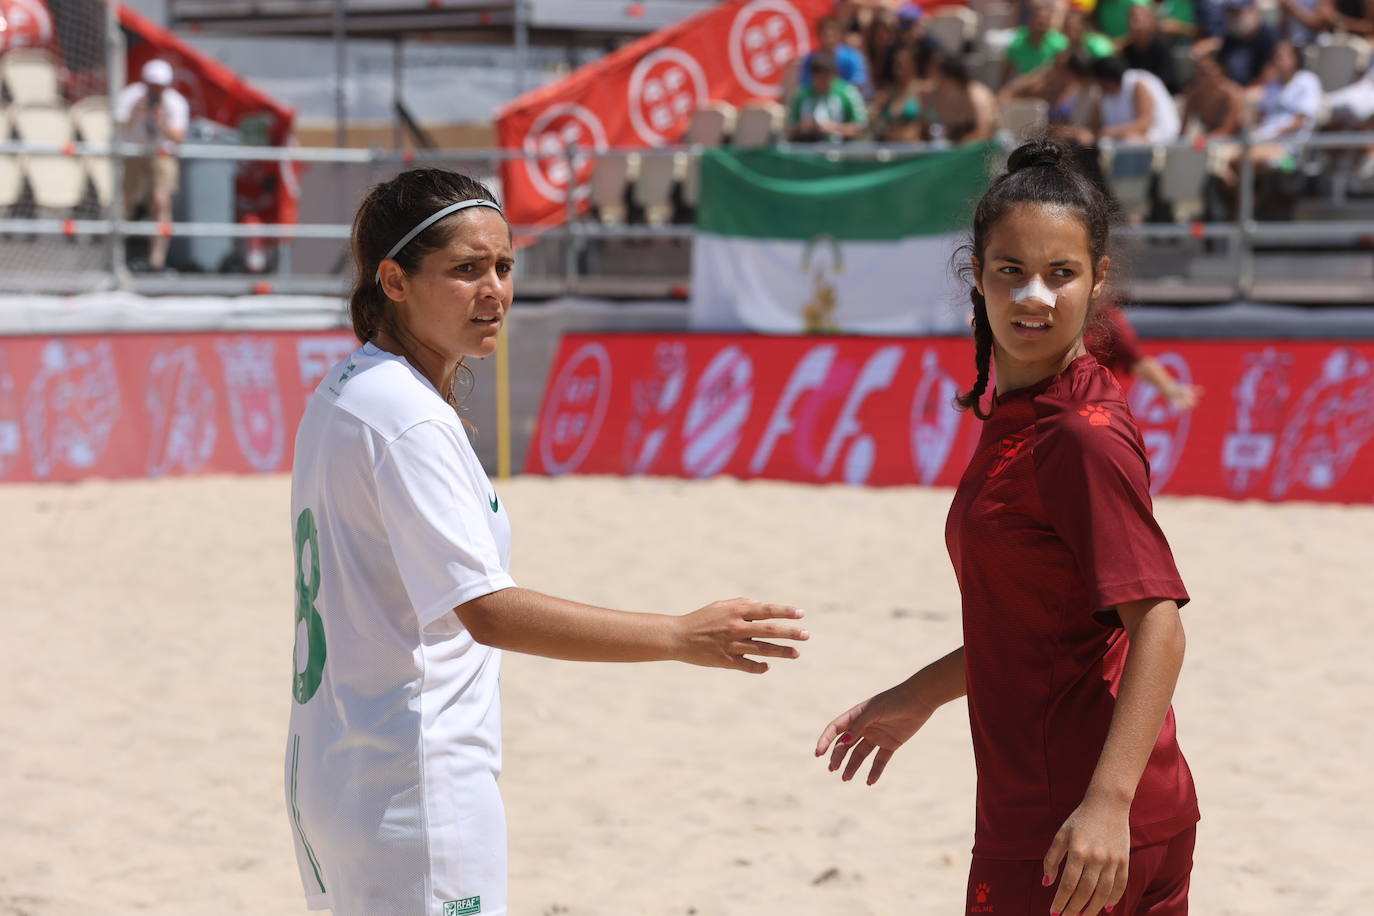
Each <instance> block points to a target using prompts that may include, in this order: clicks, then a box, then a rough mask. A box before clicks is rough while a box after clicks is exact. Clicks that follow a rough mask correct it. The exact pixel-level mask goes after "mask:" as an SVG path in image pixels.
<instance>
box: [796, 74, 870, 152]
mask: <svg viewBox="0 0 1374 916" xmlns="http://www.w3.org/2000/svg"><path fill="white" fill-rule="evenodd" d="M867 127H868V108H867V106H866V105H865V104H864V97H863V95H862V94H861V93H860V92H859V90H858V88H857V87H855V85H854V84H853V83H850V82H847V81H845V80H843V79H841V78H840V77H839V76H838V75H837V74H836V73H835V58H834V57H832V56H831V55H830V54H828V53H824V52H820V53H817V54H816V55H815V56H814V57H812V58H811V85H809V86H803V87H802V88H801V89H800V90H799V91H798V92H797V96H796V98H794V99H793V100H792V109H791V111H789V112H788V118H787V137H788V139H789V140H796V141H798V142H802V143H823V142H826V141H830V142H834V141H837V140H853V139H854V138H855V137H858V136H859V135H860V134H862V133H863V132H864V130H865V129H866V128H867Z"/></svg>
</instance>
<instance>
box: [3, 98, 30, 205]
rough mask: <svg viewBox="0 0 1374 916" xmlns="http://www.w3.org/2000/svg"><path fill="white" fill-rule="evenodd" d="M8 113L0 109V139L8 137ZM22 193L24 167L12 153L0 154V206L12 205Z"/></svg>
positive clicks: (9, 128) (9, 127)
mask: <svg viewBox="0 0 1374 916" xmlns="http://www.w3.org/2000/svg"><path fill="white" fill-rule="evenodd" d="M10 131H11V125H10V117H9V113H8V112H6V111H4V110H0V140H8V139H9V138H10ZM23 193H24V169H23V163H21V162H20V161H19V157H18V156H16V155H15V154H13V153H5V154H4V155H0V207H12V206H14V205H15V204H16V203H18V202H19V198H20V197H21V196H22V195H23Z"/></svg>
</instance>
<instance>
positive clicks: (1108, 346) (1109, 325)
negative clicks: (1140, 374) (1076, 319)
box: [1086, 305, 1145, 376]
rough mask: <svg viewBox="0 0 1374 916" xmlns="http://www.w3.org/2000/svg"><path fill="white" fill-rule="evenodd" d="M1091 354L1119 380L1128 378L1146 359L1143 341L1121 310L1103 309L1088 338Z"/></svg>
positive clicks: (1112, 307) (1113, 306)
mask: <svg viewBox="0 0 1374 916" xmlns="http://www.w3.org/2000/svg"><path fill="white" fill-rule="evenodd" d="M1086 342H1087V346H1088V350H1089V352H1091V353H1092V355H1093V356H1094V357H1096V358H1097V361H1098V362H1099V363H1101V364H1102V365H1104V366H1106V367H1107V368H1108V369H1110V370H1111V371H1112V372H1113V373H1114V374H1116V375H1118V376H1124V375H1129V374H1130V373H1131V370H1132V369H1133V368H1135V364H1136V363H1138V362H1140V361H1141V360H1142V359H1144V358H1145V353H1144V351H1143V350H1141V349H1140V337H1139V335H1137V334H1136V332H1135V328H1133V327H1131V322H1130V321H1129V320H1127V318H1126V313H1125V312H1123V311H1121V309H1120V307H1118V306H1115V305H1108V306H1106V307H1105V308H1104V309H1103V312H1102V317H1101V319H1100V320H1099V324H1098V325H1097V326H1096V327H1094V328H1092V329H1091V331H1090V332H1089V333H1088V335H1087V337H1086Z"/></svg>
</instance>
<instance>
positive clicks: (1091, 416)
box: [1078, 404, 1112, 426]
mask: <svg viewBox="0 0 1374 916" xmlns="http://www.w3.org/2000/svg"><path fill="white" fill-rule="evenodd" d="M1078 415H1079V416H1080V417H1087V418H1088V422H1089V423H1091V424H1092V425H1093V426H1111V425H1112V412H1111V411H1110V410H1108V409H1107V408H1105V407H1098V406H1097V405H1096V404H1089V405H1088V406H1087V408H1085V409H1084V410H1080V411H1079V412H1078Z"/></svg>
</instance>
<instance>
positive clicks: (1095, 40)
mask: <svg viewBox="0 0 1374 916" xmlns="http://www.w3.org/2000/svg"><path fill="white" fill-rule="evenodd" d="M1092 25H1093V22H1092V20H1091V19H1090V18H1088V14H1087V13H1085V12H1083V10H1082V9H1080V8H1079V7H1078V6H1077V5H1071V6H1070V7H1069V9H1068V11H1067V12H1066V13H1065V14H1064V37H1065V38H1067V39H1068V40H1069V51H1070V52H1073V51H1082V52H1084V53H1085V54H1087V55H1088V56H1089V57H1111V56H1112V55H1113V54H1115V53H1116V44H1115V43H1114V42H1113V41H1112V40H1111V39H1110V38H1108V37H1107V36H1106V35H1103V34H1102V33H1101V32H1098V31H1096V30H1094V29H1093V27H1092Z"/></svg>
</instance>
